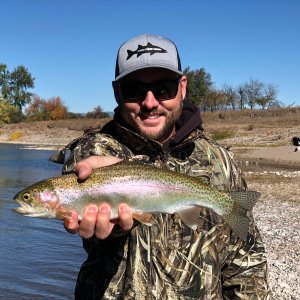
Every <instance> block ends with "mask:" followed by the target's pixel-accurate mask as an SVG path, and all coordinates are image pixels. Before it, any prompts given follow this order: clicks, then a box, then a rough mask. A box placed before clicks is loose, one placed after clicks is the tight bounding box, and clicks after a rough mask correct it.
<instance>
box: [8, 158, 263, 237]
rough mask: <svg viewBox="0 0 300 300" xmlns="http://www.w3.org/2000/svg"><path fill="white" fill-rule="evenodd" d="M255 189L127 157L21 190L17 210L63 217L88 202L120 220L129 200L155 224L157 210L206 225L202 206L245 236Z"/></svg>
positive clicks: (147, 221) (136, 215) (143, 219)
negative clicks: (230, 187) (212, 182)
mask: <svg viewBox="0 0 300 300" xmlns="http://www.w3.org/2000/svg"><path fill="white" fill-rule="evenodd" d="M259 196H260V193H259V192H256V191H235V192H224V191H219V190H217V189H215V188H212V187H210V186H209V185H207V184H205V183H203V181H202V180H201V179H199V178H198V177H192V176H187V175H185V174H181V173H178V172H174V171H171V170H164V169H159V168H157V167H154V166H151V165H145V164H141V163H137V162H127V161H122V162H119V163H116V164H114V165H110V166H106V167H102V168H99V169H95V170H93V172H92V174H91V176H90V177H89V178H88V179H86V180H85V181H80V180H79V179H78V177H77V176H76V174H73V173H72V174H66V175H62V176H57V177H51V178H48V179H44V180H42V181H39V182H37V183H35V184H33V185H31V186H29V187H27V188H25V189H23V190H21V191H20V192H19V193H17V194H16V195H15V197H14V200H15V201H16V202H17V203H19V205H20V206H19V207H16V208H14V209H13V210H14V211H15V212H17V213H20V214H22V215H24V216H29V217H40V218H54V219H64V218H65V217H68V212H69V211H70V209H72V210H76V211H77V212H78V215H79V219H80V218H81V216H82V214H83V212H84V209H85V207H86V206H87V205H89V204H96V205H99V204H100V203H102V202H107V203H109V204H110V205H111V207H112V209H111V217H110V219H111V220H114V219H117V218H118V205H119V204H120V203H126V204H127V205H128V206H129V207H130V208H131V209H132V214H133V218H134V219H135V220H137V221H139V222H140V223H143V224H145V225H148V226H151V225H153V223H154V219H153V214H155V213H166V214H174V213H177V214H178V216H179V217H180V219H181V221H182V222H183V223H184V224H186V225H187V226H189V227H190V228H192V229H194V230H195V229H197V227H198V225H199V224H201V222H200V218H201V217H199V214H200V210H201V208H203V207H205V208H210V209H212V210H213V211H214V212H215V213H217V214H218V215H220V216H221V217H223V219H224V220H225V222H226V223H227V224H228V225H229V226H230V227H231V228H232V230H233V231H234V232H235V233H236V234H237V235H238V236H239V237H241V238H242V239H244V240H245V239H246V237H247V233H248V230H249V218H248V216H247V212H248V211H251V210H252V208H253V207H254V205H255V203H256V201H257V199H258V198H259Z"/></svg>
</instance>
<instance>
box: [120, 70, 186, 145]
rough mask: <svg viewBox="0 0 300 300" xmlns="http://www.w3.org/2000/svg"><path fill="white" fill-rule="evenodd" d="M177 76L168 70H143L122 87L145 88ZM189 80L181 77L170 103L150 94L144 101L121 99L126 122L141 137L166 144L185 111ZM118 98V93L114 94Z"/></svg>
mask: <svg viewBox="0 0 300 300" xmlns="http://www.w3.org/2000/svg"><path fill="white" fill-rule="evenodd" d="M178 76H179V75H178V74H176V73H174V72H171V71H168V70H165V69H157V68H156V69H155V68H151V69H144V70H140V71H137V72H134V73H132V74H129V75H128V76H126V78H125V79H124V81H123V83H122V84H126V82H132V81H138V82H142V83H145V84H151V83H156V82H161V81H163V80H173V81H174V80H175V79H176V78H178ZM186 84H187V80H186V77H185V76H182V78H181V79H180V81H179V83H178V91H177V94H176V95H175V96H174V98H171V99H168V100H158V99H156V97H155V95H154V93H153V92H152V91H151V90H148V91H147V92H146V95H145V97H144V98H143V99H141V100H137V101H130V102H127V101H126V102H125V101H124V100H123V99H122V97H121V98H118V99H117V100H118V103H119V107H120V113H121V117H122V119H123V121H125V123H126V124H127V125H128V126H129V127H130V128H131V129H133V130H134V131H136V132H137V133H139V134H140V135H142V136H145V137H147V138H150V139H154V140H157V141H160V142H163V141H165V140H166V139H168V138H169V137H170V136H171V135H173V134H174V132H175V123H176V121H177V120H178V118H179V116H180V114H181V111H182V102H183V99H184V97H185V94H186ZM115 94H116V95H117V93H115Z"/></svg>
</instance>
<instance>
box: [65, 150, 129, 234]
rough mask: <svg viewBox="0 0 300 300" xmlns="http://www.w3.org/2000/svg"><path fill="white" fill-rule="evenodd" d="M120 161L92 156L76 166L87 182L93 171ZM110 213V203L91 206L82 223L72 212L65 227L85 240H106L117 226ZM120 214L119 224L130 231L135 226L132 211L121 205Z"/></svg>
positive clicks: (66, 219) (75, 213)
mask: <svg viewBox="0 0 300 300" xmlns="http://www.w3.org/2000/svg"><path fill="white" fill-rule="evenodd" d="M119 161H120V159H119V158H116V157H114V156H91V157H89V158H87V159H85V160H82V161H80V162H79V163H78V164H77V165H76V172H77V174H78V178H79V179H80V180H85V179H87V178H88V177H89V176H90V175H91V173H92V170H93V169H96V168H101V167H105V166H108V165H112V164H115V163H117V162H119ZM110 212H111V207H110V205H109V204H108V203H102V204H100V205H99V207H98V206H96V205H94V204H91V205H89V206H87V207H86V209H85V211H84V213H83V216H82V220H81V221H80V222H78V214H77V212H76V211H73V210H72V211H70V212H69V217H68V218H65V220H64V226H65V228H66V230H67V231H68V232H70V233H76V232H79V235H80V236H81V237H82V238H85V239H87V238H90V237H92V236H93V235H94V234H95V235H96V237H97V238H99V239H105V238H107V237H108V236H109V235H110V233H111V231H112V229H113V227H114V224H115V223H113V222H111V221H110ZM118 212H119V219H118V221H117V224H119V225H120V227H121V228H122V229H123V230H130V229H131V228H132V225H133V219H132V213H131V209H130V208H129V207H128V205H126V204H125V203H121V204H120V205H119V207H118Z"/></svg>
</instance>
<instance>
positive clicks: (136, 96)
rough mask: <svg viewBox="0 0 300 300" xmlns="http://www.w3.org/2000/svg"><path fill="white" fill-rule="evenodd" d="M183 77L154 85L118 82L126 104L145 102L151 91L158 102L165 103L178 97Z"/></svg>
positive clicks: (154, 83)
mask: <svg viewBox="0 0 300 300" xmlns="http://www.w3.org/2000/svg"><path fill="white" fill-rule="evenodd" d="M180 79H181V77H178V78H176V79H173V80H172V79H166V80H160V81H156V82H152V83H144V82H140V81H134V80H126V81H121V82H117V83H118V85H119V91H120V93H121V96H122V99H123V101H125V102H138V101H143V100H144V99H145V98H146V96H147V93H148V91H151V92H152V93H153V95H154V97H155V99H156V100H159V101H163V100H169V99H173V98H175V97H176V95H177V92H178V85H179V82H180Z"/></svg>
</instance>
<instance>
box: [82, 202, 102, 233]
mask: <svg viewBox="0 0 300 300" xmlns="http://www.w3.org/2000/svg"><path fill="white" fill-rule="evenodd" d="M97 215H98V207H97V206H96V205H94V204H92V205H89V206H88V207H87V208H86V209H85V211H84V213H83V216H82V220H81V222H80V225H79V235H80V236H81V237H82V238H84V239H88V238H90V237H92V236H93V235H94V233H95V226H96V221H97Z"/></svg>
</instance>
